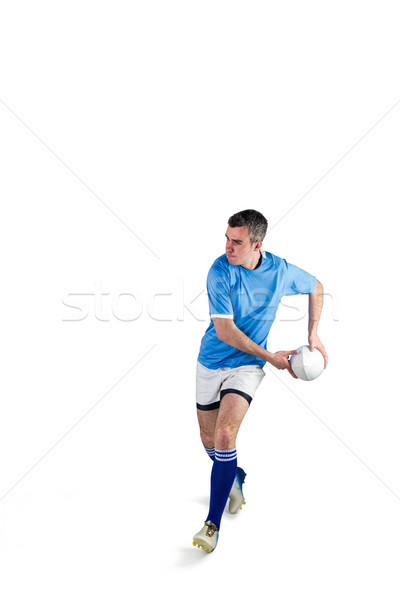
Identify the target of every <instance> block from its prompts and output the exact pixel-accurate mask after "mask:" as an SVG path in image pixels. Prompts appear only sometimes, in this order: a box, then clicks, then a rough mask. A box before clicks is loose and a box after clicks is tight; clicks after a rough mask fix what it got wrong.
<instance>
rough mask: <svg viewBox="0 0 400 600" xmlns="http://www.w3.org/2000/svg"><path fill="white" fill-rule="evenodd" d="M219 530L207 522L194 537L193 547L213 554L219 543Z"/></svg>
mask: <svg viewBox="0 0 400 600" xmlns="http://www.w3.org/2000/svg"><path fill="white" fill-rule="evenodd" d="M218 536H219V534H218V529H217V528H216V526H215V525H214V523H212V522H211V521H205V523H204V526H203V527H202V528H201V529H200V531H198V532H197V533H196V534H195V535H194V536H193V545H194V546H195V545H196V544H197V547H198V548H201V549H202V550H205V551H206V552H213V551H214V550H215V548H216V546H217V542H218Z"/></svg>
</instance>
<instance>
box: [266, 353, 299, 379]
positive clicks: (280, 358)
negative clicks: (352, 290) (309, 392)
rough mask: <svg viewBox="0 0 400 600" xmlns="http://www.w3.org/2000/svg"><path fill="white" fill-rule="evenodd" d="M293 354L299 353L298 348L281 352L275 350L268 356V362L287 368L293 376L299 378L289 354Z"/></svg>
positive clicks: (279, 367)
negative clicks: (294, 371)
mask: <svg viewBox="0 0 400 600" xmlns="http://www.w3.org/2000/svg"><path fill="white" fill-rule="evenodd" d="M291 354H298V352H297V350H279V352H274V353H272V354H270V355H269V356H268V362H269V363H271V365H272V366H273V367H275V368H276V369H280V370H283V369H287V370H288V371H289V373H290V374H291V376H292V377H294V378H295V379H298V377H297V375H295V374H294V373H293V370H292V367H291V366H290V362H289V356H290V355H291Z"/></svg>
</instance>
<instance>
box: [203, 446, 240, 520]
mask: <svg viewBox="0 0 400 600" xmlns="http://www.w3.org/2000/svg"><path fill="white" fill-rule="evenodd" d="M236 467H237V454H236V448H230V449H229V450H218V449H217V448H216V449H215V460H214V464H213V467H212V471H211V494H210V509H209V513H208V517H207V519H206V521H211V522H212V523H214V525H215V526H216V528H217V529H218V530H219V528H220V524H221V518H222V514H223V512H224V509H225V505H226V502H227V500H228V497H229V492H230V491H231V489H232V485H233V481H234V479H235V475H236Z"/></svg>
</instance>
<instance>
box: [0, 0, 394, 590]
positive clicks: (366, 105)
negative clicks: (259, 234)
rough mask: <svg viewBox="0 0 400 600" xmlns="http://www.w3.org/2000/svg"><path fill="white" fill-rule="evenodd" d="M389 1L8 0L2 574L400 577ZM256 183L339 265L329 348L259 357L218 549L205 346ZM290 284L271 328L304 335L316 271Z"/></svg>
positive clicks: (279, 214) (288, 337)
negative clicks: (205, 406)
mask: <svg viewBox="0 0 400 600" xmlns="http://www.w3.org/2000/svg"><path fill="white" fill-rule="evenodd" d="M395 14H396V3H395V2H390V1H387V0H382V1H381V2H379V3H378V2H370V3H365V2H361V1H353V0H350V1H349V0H346V1H342V0H339V1H337V2H316V1H309V0H306V1H305V2H302V3H298V2H294V1H293V0H291V1H287V2H281V3H276V2H270V1H264V2H260V1H252V0H250V1H249V2H246V3H245V2H237V1H232V0H231V1H229V2H226V1H220V0H213V1H212V2H210V1H208V0H203V1H202V2H192V1H191V0H186V1H176V0H173V1H168V0H164V1H154V0H149V1H147V2H144V1H142V2H139V1H132V2H127V1H119V0H116V1H114V2H112V3H111V2H93V1H85V0H80V1H79V2H77V1H75V0H73V1H69V2H68V3H67V2H50V1H48V2H44V1H38V2H35V3H30V2H27V1H23V2H22V1H18V0H14V1H13V2H10V1H5V2H2V5H1V15H0V51H1V56H2V61H1V65H0V80H1V90H0V128H1V139H0V152H1V156H0V160H1V180H0V185H1V189H0V193H1V200H2V202H1V207H2V208H1V211H2V212H1V220H0V227H1V231H0V244H1V256H2V261H1V264H2V276H1V285H2V293H1V295H0V302H1V316H2V327H1V332H2V333H1V342H0V349H1V364H2V377H1V405H0V407H1V419H0V450H1V457H2V458H1V471H0V498H1V499H0V540H1V541H0V548H1V564H2V576H1V580H0V593H1V596H2V598H5V599H7V600H14V599H17V598H18V599H20V598H36V597H40V598H41V599H43V600H45V599H54V598H57V600H64V599H70V598H74V599H77V600H80V599H85V600H87V599H88V598H96V600H99V599H102V598H118V599H121V600H125V599H128V598H133V597H135V594H136V595H137V594H140V597H141V598H154V597H155V594H157V593H158V594H160V593H166V594H167V593H168V594H173V596H174V597H175V598H187V597H189V596H190V597H191V598H204V597H206V596H209V595H210V594H212V595H214V594H217V595H220V594H224V595H230V594H234V593H235V592H237V593H238V594H240V595H243V594H245V593H246V594H247V596H248V595H249V594H250V595H251V597H252V598H253V597H254V598H264V597H265V598H271V599H274V600H275V599H276V600H278V599H279V600H281V599H286V598H290V599H292V598H301V599H302V598H307V600H313V599H318V600H320V599H321V598H324V599H325V600H327V599H331V598H332V599H333V598H334V599H337V598H339V597H340V598H343V599H346V600H347V599H351V600H353V599H354V598H363V599H364V598H385V600H391V599H396V600H397V599H398V597H399V592H400V584H399V581H398V576H397V574H398V564H399V558H400V556H399V554H400V552H399V541H398V540H399V535H400V518H399V508H400V504H399V501H400V476H399V468H398V457H399V451H400V442H399V436H398V421H399V416H400V410H399V404H398V391H397V383H396V381H397V375H396V371H397V350H398V348H397V340H398V338H399V326H398V309H397V303H396V301H397V297H398V283H397V275H396V273H397V269H396V267H397V257H398V237H399V235H398V223H397V220H396V217H395V214H394V211H395V204H396V200H398V199H399V191H400V184H399V178H398V165H399V149H400V148H399V146H400V144H399V139H400V136H399V134H400V131H399V129H400V88H399V84H398V77H397V76H396V73H398V70H399V59H398V57H399V50H400V42H399V36H398V25H397V20H396V18H395ZM245 208H254V209H256V210H259V211H261V212H262V213H263V214H265V216H266V217H267V219H268V221H269V233H268V234H267V237H266V239H265V241H264V248H265V249H267V250H269V251H271V252H273V253H275V254H278V255H279V256H282V257H284V258H286V259H287V260H288V261H289V262H292V263H294V264H296V265H298V266H300V267H302V268H304V269H306V270H308V271H309V272H311V273H313V274H314V275H316V276H317V277H318V278H319V279H320V280H321V281H322V283H323V284H324V286H325V292H326V297H325V306H324V310H323V315H322V318H321V323H320V331H319V333H320V337H321V339H322V341H323V343H324V344H325V347H326V349H327V351H328V354H329V361H330V363H329V367H328V369H327V370H326V371H325V372H324V373H323V375H322V376H321V377H320V378H319V379H318V380H316V381H314V382H311V383H306V382H301V381H295V380H293V379H292V378H291V377H290V376H289V374H288V373H283V372H278V371H276V370H274V369H272V368H271V369H270V368H269V367H268V366H266V367H265V370H266V375H267V376H266V377H265V379H264V381H263V383H262V385H261V387H260V388H259V390H258V392H257V396H256V398H255V400H254V402H253V404H252V407H251V410H250V411H249V413H248V416H247V417H246V419H245V422H244V423H243V427H242V429H241V432H240V434H239V438H238V443H237V447H238V454H239V464H240V465H242V466H243V467H244V468H245V470H246V472H247V473H248V477H247V480H246V485H245V488H244V491H245V496H246V500H247V504H246V506H245V508H244V510H242V511H241V512H240V514H239V515H237V516H231V515H228V514H226V515H225V516H224V519H223V523H222V528H221V536H220V542H219V544H218V548H217V550H216V551H215V552H214V553H213V554H211V555H208V554H206V553H204V552H200V551H199V550H197V549H194V548H193V547H192V545H191V540H192V535H193V533H194V532H195V531H197V530H198V529H199V528H200V526H201V524H202V522H203V520H204V518H205V516H206V513H207V495H208V485H209V473H210V467H211V462H210V460H209V459H208V458H207V456H206V454H205V453H204V451H203V449H202V445H201V442H200V440H199V437H198V427H197V422H196V417H195V411H194V392H195V388H194V383H195V382H194V376H195V363H196V358H197V353H198V349H199V344H200V339H201V336H202V335H203V332H204V330H205V328H206V327H207V325H208V305H207V297H206V293H205V282H206V276H207V271H208V269H209V267H210V265H211V264H212V262H213V260H214V259H215V258H216V257H217V256H219V255H221V254H222V253H223V252H224V233H225V230H226V222H227V219H228V217H229V216H230V215H231V214H233V213H234V212H237V211H239V210H242V209H245ZM287 300H288V301H287V302H286V304H287V305H288V306H281V308H280V310H279V313H278V319H277V321H276V322H275V324H274V326H273V329H272V331H271V334H270V338H269V340H270V342H269V344H270V345H269V348H270V350H273V351H276V350H280V349H292V348H295V347H297V346H300V345H302V344H304V343H307V315H306V311H305V309H306V307H307V304H306V301H307V298H306V297H300V296H298V297H296V298H290V302H289V299H287ZM139 590H140V591H139Z"/></svg>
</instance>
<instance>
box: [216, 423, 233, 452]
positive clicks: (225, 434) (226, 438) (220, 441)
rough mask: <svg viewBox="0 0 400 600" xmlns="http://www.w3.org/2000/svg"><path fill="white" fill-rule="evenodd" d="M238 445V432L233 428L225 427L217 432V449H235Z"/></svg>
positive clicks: (219, 428)
mask: <svg viewBox="0 0 400 600" xmlns="http://www.w3.org/2000/svg"><path fill="white" fill-rule="evenodd" d="M235 444H236V431H235V430H234V428H233V427H230V426H228V425H224V426H223V427H218V428H217V429H216V431H215V447H216V448H219V449H220V450H228V449H229V448H234V447H235Z"/></svg>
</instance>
